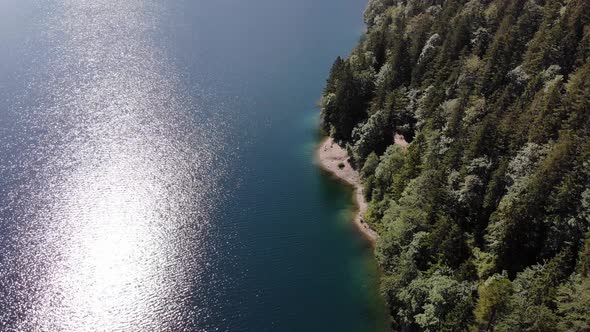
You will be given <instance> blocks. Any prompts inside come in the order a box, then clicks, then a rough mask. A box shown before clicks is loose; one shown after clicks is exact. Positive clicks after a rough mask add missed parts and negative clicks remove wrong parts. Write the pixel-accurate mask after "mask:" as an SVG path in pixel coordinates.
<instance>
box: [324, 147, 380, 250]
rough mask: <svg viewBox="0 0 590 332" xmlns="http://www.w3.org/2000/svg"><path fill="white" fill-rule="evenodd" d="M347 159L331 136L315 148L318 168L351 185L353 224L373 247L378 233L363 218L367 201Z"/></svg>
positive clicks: (344, 151)
mask: <svg viewBox="0 0 590 332" xmlns="http://www.w3.org/2000/svg"><path fill="white" fill-rule="evenodd" d="M348 159H349V157H348V153H347V152H346V150H345V149H343V148H342V147H340V146H339V145H338V144H336V143H335V142H334V140H333V139H332V138H331V137H328V138H325V139H324V140H322V142H321V143H320V145H319V146H318V148H317V149H316V162H317V163H318V165H319V166H320V168H322V169H323V170H325V171H327V172H328V173H330V174H332V175H333V176H335V177H336V178H338V179H339V180H340V181H343V182H345V183H347V184H348V185H350V186H352V187H353V189H354V191H353V192H354V194H353V196H354V202H355V205H356V211H355V213H354V217H353V220H352V221H353V224H354V225H355V226H356V228H357V229H358V231H359V232H360V233H361V234H362V235H363V237H364V238H366V239H367V240H368V241H369V243H370V244H371V246H372V247H374V246H375V243H376V242H377V239H378V238H379V234H377V232H375V230H373V229H372V228H371V227H369V225H367V223H366V222H365V221H364V220H363V215H364V214H365V212H366V211H367V207H368V203H367V201H366V200H365V197H364V195H363V186H362V184H361V179H360V175H359V172H358V171H356V170H355V169H353V168H352V166H351V165H350V163H349V162H348ZM341 164H344V167H342V168H341V167H339V165H341Z"/></svg>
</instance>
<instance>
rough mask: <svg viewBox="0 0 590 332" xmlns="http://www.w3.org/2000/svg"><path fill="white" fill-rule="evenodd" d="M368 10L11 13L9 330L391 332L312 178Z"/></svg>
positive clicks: (3, 302) (4, 238)
mask: <svg viewBox="0 0 590 332" xmlns="http://www.w3.org/2000/svg"><path fill="white" fill-rule="evenodd" d="M364 6H365V2H364V1H359V0H344V1H336V0H322V1H317V0H315V1H314V0H302V1H287V0H253V1H239V0H218V1H205V0H196V1H189V0H178V1H163V0H127V1H116V0H94V1H80V0H53V1H46V2H40V1H34V0H28V1H16V0H7V1H4V2H2V3H1V4H0V13H2V15H3V16H4V18H3V19H2V20H0V39H1V40H2V41H3V42H2V43H0V156H1V157H2V158H0V326H1V328H0V329H1V330H6V331H47V330H59V331H96V330H104V331H118V330H120V331H153V330H160V331H380V330H384V328H385V325H386V319H385V317H384V313H383V311H384V310H383V303H382V301H380V300H379V298H378V296H377V278H378V271H377V267H376V265H375V262H374V260H373V258H372V255H371V252H370V249H369V248H368V246H367V243H365V242H364V240H363V239H362V238H361V237H360V236H359V234H357V233H356V231H355V230H354V228H353V226H352V224H351V223H350V213H351V209H352V208H353V207H352V202H351V192H350V189H349V188H347V187H345V186H344V185H342V184H340V183H339V182H337V181H335V180H334V179H332V178H330V176H327V175H326V174H323V173H322V171H320V170H319V169H318V168H317V167H316V166H315V165H314V164H313V161H312V159H313V153H314V147H315V144H316V143H317V140H318V137H317V132H316V126H317V109H316V107H315V104H316V102H317V100H318V98H319V96H320V94H321V89H322V87H323V84H324V82H325V78H326V76H327V72H328V70H329V66H330V64H331V62H332V61H333V60H334V58H335V57H336V56H337V55H345V54H346V53H347V52H348V51H349V50H350V49H351V47H353V46H354V44H355V43H356V40H357V38H358V37H359V36H360V34H361V32H362V29H363V25H362V21H361V17H362V10H363V8H364Z"/></svg>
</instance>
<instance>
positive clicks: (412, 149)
mask: <svg viewBox="0 0 590 332" xmlns="http://www.w3.org/2000/svg"><path fill="white" fill-rule="evenodd" d="M364 20H365V23H366V26H367V29H366V31H365V33H364V35H363V36H362V37H361V39H360V41H359V43H358V45H357V46H356V47H355V48H354V50H353V51H352V52H351V54H350V55H349V56H348V57H346V58H340V57H339V58H337V59H336V60H335V62H334V64H333V66H332V68H331V70H330V74H329V77H328V80H327V84H326V87H325V89H324V92H323V96H322V99H321V102H320V106H321V127H322V129H323V130H324V131H325V132H326V133H327V134H329V135H330V136H331V137H333V138H334V139H335V140H336V141H337V142H338V143H339V144H341V145H342V146H344V147H346V149H347V151H348V153H349V155H350V156H351V162H352V163H353V165H354V166H355V167H356V168H357V169H358V170H359V171H360V173H361V177H362V182H363V186H364V188H365V190H364V193H365V196H366V199H367V201H368V202H369V208H368V211H367V213H366V215H365V216H364V219H365V221H366V222H367V223H369V224H370V225H371V226H372V227H373V228H374V229H375V230H377V231H378V233H379V234H380V238H379V240H378V242H377V244H376V248H375V255H376V257H377V260H378V262H379V264H380V265H381V267H382V270H383V274H382V280H381V292H382V294H383V296H384V297H385V298H386V300H387V302H388V305H389V309H390V314H391V317H392V326H391V327H392V330H394V331H590V233H589V226H590V139H589V134H590V61H589V57H590V1H588V0H471V1H465V0H370V1H369V4H368V6H367V9H366V11H365V13H364ZM395 135H402V136H403V137H404V139H405V140H406V141H407V142H409V143H410V144H409V145H408V146H407V147H405V146H401V145H399V144H395V143H394V136H395Z"/></svg>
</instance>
